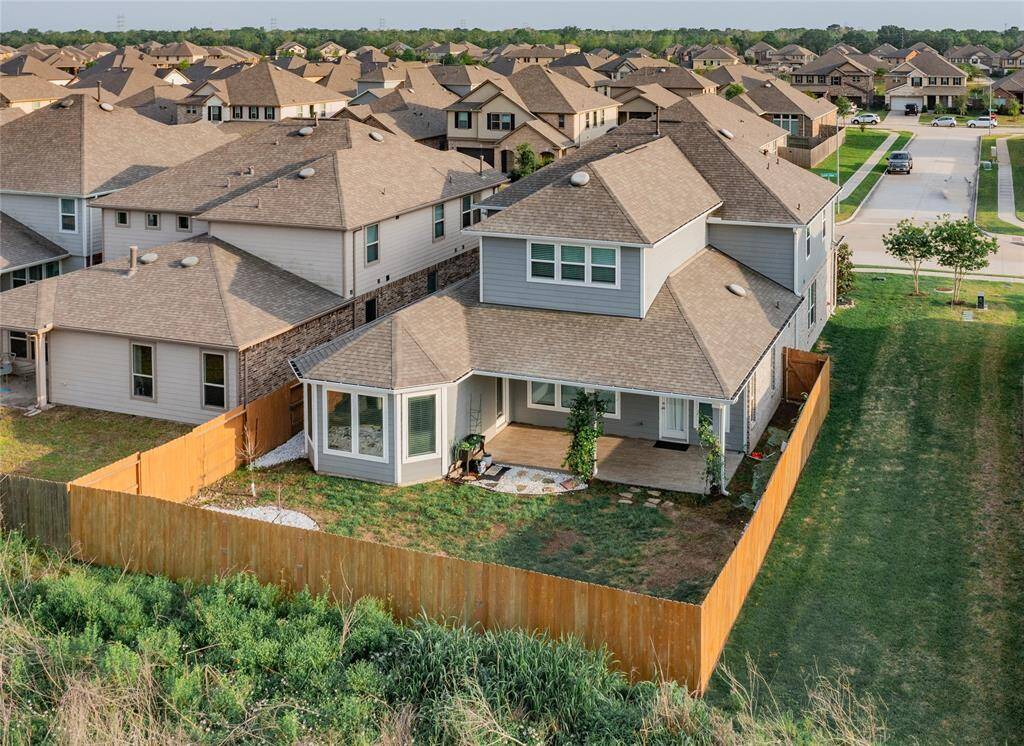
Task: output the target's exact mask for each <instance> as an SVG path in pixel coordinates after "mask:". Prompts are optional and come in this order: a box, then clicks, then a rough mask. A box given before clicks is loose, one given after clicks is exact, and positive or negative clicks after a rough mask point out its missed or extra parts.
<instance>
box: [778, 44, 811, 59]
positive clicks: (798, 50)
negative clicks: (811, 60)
mask: <svg viewBox="0 0 1024 746" xmlns="http://www.w3.org/2000/svg"><path fill="white" fill-rule="evenodd" d="M776 54H777V55H778V56H779V57H815V56H816V55H815V54H814V52H812V51H811V50H810V49H808V48H807V47H801V46H800V45H799V44H787V45H786V46H784V47H782V48H781V49H779V50H778V51H777V52H776Z"/></svg>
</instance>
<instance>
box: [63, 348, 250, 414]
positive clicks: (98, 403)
mask: <svg viewBox="0 0 1024 746" xmlns="http://www.w3.org/2000/svg"><path fill="white" fill-rule="evenodd" d="M49 338H50V343H49V347H50V365H49V374H50V388H49V398H50V401H51V402H53V403H54V404H71V405H74V406H78V407H89V408H91V409H102V410H105V411H108V412H123V413H125V414H134V415H139V416H142V417H155V418H157V419H162V420H174V421H176V422H189V423H196V424H197V423H200V422H205V421H206V420H209V419H211V418H212V417H216V416H217V415H218V414H220V413H221V412H223V411H224V410H216V409H206V408H204V407H203V406H202V399H201V386H202V378H201V376H202V372H201V370H202V366H201V363H202V358H201V356H200V353H201V351H202V349H204V348H201V347H197V346H194V345H186V344H177V343H174V342H153V341H151V340H146V339H139V340H137V341H139V342H146V343H148V344H152V345H153V347H154V366H155V370H156V398H155V400H153V401H150V400H146V399H135V398H133V397H132V396H131V367H130V354H131V352H130V350H131V347H130V342H131V340H129V339H128V338H126V337H116V336H113V335H109V334H93V333H89V332H75V331H68V330H65V329H55V330H54V331H52V332H51V333H50V335H49ZM217 351H219V350H217ZM226 355H227V383H228V407H227V408H228V409H230V408H231V407H234V406H235V405H236V404H237V403H238V385H237V381H238V373H237V371H238V366H237V355H236V353H234V352H231V351H227V352H226Z"/></svg>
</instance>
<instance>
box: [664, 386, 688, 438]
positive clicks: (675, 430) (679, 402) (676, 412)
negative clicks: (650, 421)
mask: <svg viewBox="0 0 1024 746" xmlns="http://www.w3.org/2000/svg"><path fill="white" fill-rule="evenodd" d="M660 409H661V416H660V417H659V418H658V437H659V438H661V439H662V440H677V441H680V442H682V443H686V442H688V441H689V439H690V430H689V428H688V424H689V420H688V419H687V417H686V412H687V410H688V409H689V401H688V400H687V399H679V398H678V397H674V396H663V397H661V399H660Z"/></svg>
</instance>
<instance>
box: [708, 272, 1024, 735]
mask: <svg viewBox="0 0 1024 746" xmlns="http://www.w3.org/2000/svg"><path fill="white" fill-rule="evenodd" d="M857 280H858V282H857V290H856V292H855V293H854V299H855V306H854V307H853V308H845V309H842V310H840V311H839V312H838V313H837V314H836V315H835V316H834V317H833V318H832V319H831V320H830V321H829V323H828V324H827V326H826V327H825V331H824V333H823V336H822V340H821V343H820V349H821V350H822V351H824V352H827V353H829V355H831V357H832V365H833V373H832V405H831V410H830V412H829V416H828V419H827V420H826V421H825V424H824V426H823V429H822V431H821V434H820V436H819V439H818V443H817V445H816V446H815V449H814V452H813V453H812V455H811V458H810V460H809V461H808V463H807V465H806V467H805V469H804V472H803V474H802V475H801V478H800V482H799V483H798V485H797V488H796V491H795V492H794V495H793V498H792V500H791V502H790V504H789V508H788V509H787V512H786V515H785V516H784V517H783V520H782V524H781V525H780V527H779V530H778V533H777V534H776V536H775V539H774V541H773V543H772V547H771V549H770V551H769V552H768V556H767V558H766V562H765V565H764V567H763V568H762V570H761V573H760V575H759V577H758V579H757V581H756V582H755V584H754V587H753V589H752V591H751V594H750V596H749V597H748V598H747V601H746V604H745V605H744V608H743V612H742V613H741V615H740V618H739V621H738V624H737V626H736V627H735V628H734V629H733V631H732V634H731V636H730V638H729V644H728V646H727V648H726V652H725V657H724V660H725V662H726V663H727V664H728V665H730V666H738V665H742V664H743V662H744V661H745V659H746V657H747V656H748V655H749V656H752V657H753V658H754V660H755V662H756V664H757V666H758V668H759V669H760V670H761V671H762V672H763V673H764V674H765V676H766V678H767V679H768V680H769V681H771V682H772V689H773V692H774V694H775V696H776V697H778V698H779V700H780V702H781V703H782V704H783V705H784V706H786V707H794V706H798V705H797V704H796V703H798V702H801V701H803V690H804V684H805V682H806V681H807V678H808V676H812V675H816V674H824V675H826V676H834V675H836V673H837V672H839V671H846V672H848V673H849V676H850V681H851V683H852V684H853V686H854V688H855V689H856V690H857V691H858V692H861V693H870V694H872V695H873V696H875V697H877V698H878V699H879V700H880V701H884V702H885V703H886V707H887V715H886V720H887V722H888V724H889V725H890V727H891V728H892V733H893V738H894V740H895V741H897V742H900V743H910V742H913V741H917V742H919V743H947V742H949V741H956V742H958V743H976V744H994V743H1013V742H1016V741H1018V740H1019V739H1020V734H1021V733H1024V668H1022V666H1021V659H1020V653H1021V650H1024V625H1022V624H1021V620H1022V619H1024V492H1022V491H1021V484H1022V483H1024V472H1022V463H1021V458H1020V454H1021V421H1020V413H1021V407H1022V391H1021V361H1022V360H1024V286H1021V285H1019V284H1010V283H997V282H975V281H972V280H970V279H968V280H967V281H966V282H965V285H964V295H966V296H968V297H973V296H974V295H975V294H976V293H978V292H984V293H985V295H986V297H987V300H988V303H989V310H987V311H977V310H976V311H974V320H973V321H966V320H964V319H963V317H962V315H961V311H960V309H958V308H950V306H949V295H948V294H944V293H937V292H936V288H938V287H942V286H946V287H948V286H949V284H950V279H949V277H948V276H947V277H922V278H921V290H922V292H923V293H924V295H921V296H914V295H912V291H913V280H912V278H910V277H909V276H898V275H892V274H887V275H872V274H870V273H862V274H860V275H859V276H858V278H857ZM714 695H715V696H714V698H713V701H715V702H718V703H722V704H725V703H727V702H728V700H729V697H728V686H727V684H726V683H725V682H719V685H718V686H717V687H716V688H715V691H714Z"/></svg>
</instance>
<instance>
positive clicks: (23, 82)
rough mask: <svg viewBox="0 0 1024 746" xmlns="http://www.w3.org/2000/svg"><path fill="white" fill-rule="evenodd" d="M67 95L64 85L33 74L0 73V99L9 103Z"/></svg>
mask: <svg viewBox="0 0 1024 746" xmlns="http://www.w3.org/2000/svg"><path fill="white" fill-rule="evenodd" d="M67 95H68V91H67V89H66V88H65V87H64V86H60V85H54V84H53V83H51V82H49V81H48V80H43V79H42V78H40V77H37V76H35V75H0V99H3V100H4V101H7V102H9V103H12V104H14V103H19V102H23V101H56V100H57V99H59V98H64V96H67Z"/></svg>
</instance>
